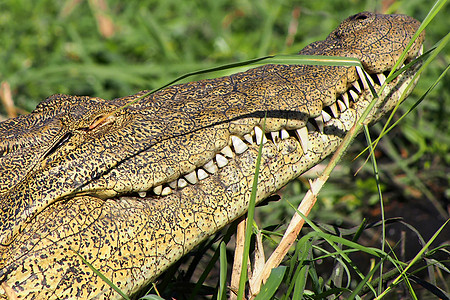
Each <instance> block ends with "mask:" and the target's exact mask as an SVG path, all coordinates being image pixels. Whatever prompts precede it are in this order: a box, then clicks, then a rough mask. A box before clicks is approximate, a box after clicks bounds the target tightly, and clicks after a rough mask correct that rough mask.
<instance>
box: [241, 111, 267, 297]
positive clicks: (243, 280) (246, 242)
mask: <svg viewBox="0 0 450 300" xmlns="http://www.w3.org/2000/svg"><path fill="white" fill-rule="evenodd" d="M262 127H263V128H262V131H263V133H264V132H265V129H266V116H264V121H263V126H262ZM263 138H264V134H263V135H262V136H261V141H260V145H259V150H258V157H257V158H256V166H255V176H253V185H252V192H251V195H250V200H249V204H248V205H249V206H248V212H247V228H246V233H245V240H244V251H243V258H242V269H241V276H240V278H239V290H238V295H237V299H238V300H242V299H243V298H244V291H245V283H246V282H247V270H248V268H247V265H248V255H249V252H250V240H251V236H252V233H253V230H252V229H253V217H254V214H255V203H256V191H257V189H258V178H259V168H260V165H261V156H262V148H263V146H264V143H263V141H262V139H263Z"/></svg>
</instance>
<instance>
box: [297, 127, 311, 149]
mask: <svg viewBox="0 0 450 300" xmlns="http://www.w3.org/2000/svg"><path fill="white" fill-rule="evenodd" d="M296 132H297V136H298V138H299V139H300V144H301V145H302V148H303V153H305V152H306V151H308V143H309V138H308V129H307V128H306V126H305V127H302V128H300V129H297V130H296Z"/></svg>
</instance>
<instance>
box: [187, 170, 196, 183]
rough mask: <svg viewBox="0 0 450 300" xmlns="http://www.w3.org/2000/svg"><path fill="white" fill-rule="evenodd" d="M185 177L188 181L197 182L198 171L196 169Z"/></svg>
mask: <svg viewBox="0 0 450 300" xmlns="http://www.w3.org/2000/svg"><path fill="white" fill-rule="evenodd" d="M184 178H186V180H187V181H189V183H190V184H196V183H197V180H198V179H197V173H195V171H192V172H191V173H189V174H186V175H184Z"/></svg>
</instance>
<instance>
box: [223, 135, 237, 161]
mask: <svg viewBox="0 0 450 300" xmlns="http://www.w3.org/2000/svg"><path fill="white" fill-rule="evenodd" d="M232 137H233V136H232ZM220 152H221V153H222V154H223V155H225V157H228V158H233V157H234V154H233V150H231V148H230V146H226V147H225V148H223V149H222V150H220Z"/></svg>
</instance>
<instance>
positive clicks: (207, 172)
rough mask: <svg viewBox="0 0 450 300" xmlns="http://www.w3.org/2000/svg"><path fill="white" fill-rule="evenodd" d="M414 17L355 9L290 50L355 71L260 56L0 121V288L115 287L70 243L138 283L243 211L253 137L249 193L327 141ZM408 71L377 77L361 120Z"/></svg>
mask: <svg viewBox="0 0 450 300" xmlns="http://www.w3.org/2000/svg"><path fill="white" fill-rule="evenodd" d="M419 25H420V23H419V22H418V21H416V20H414V19H413V18H410V17H408V16H404V15H378V14H373V13H368V12H364V13H360V14H357V15H354V16H351V17H349V18H348V19H346V20H345V21H344V22H343V23H342V24H341V25H339V27H338V28H336V29H335V30H334V31H333V32H331V34H330V35H329V36H328V37H327V38H326V39H325V40H324V41H318V42H315V43H312V44H311V45H309V46H307V47H306V48H304V49H303V50H301V51H300V54H303V55H327V56H344V57H353V58H358V59H359V60H361V62H362V65H363V67H364V70H362V69H360V68H355V67H348V66H306V65H265V66H261V67H257V68H253V69H250V70H248V71H246V72H242V73H237V74H233V75H231V76H226V77H222V78H217V79H207V80H201V81H197V82H190V83H186V84H180V85H174V86H171V87H168V88H166V89H163V90H161V91H158V92H156V93H154V94H151V95H148V94H146V93H147V92H146V91H143V92H140V93H137V94H135V95H132V96H128V97H124V98H120V99H114V100H111V101H106V100H103V99H100V98H93V97H79V96H68V95H54V96H51V97H49V98H48V99H46V100H44V101H43V102H41V103H40V104H39V105H38V106H37V107H36V109H35V110H34V111H33V112H32V113H31V114H29V115H24V116H19V117H17V118H14V119H10V120H6V121H4V122H2V123H0V199H1V203H0V207H1V216H0V243H1V244H0V255H1V259H0V283H1V287H2V288H1V289H0V290H2V293H1V294H0V295H1V297H13V295H16V296H18V297H24V298H27V299H68V298H70V299H73V298H80V299H88V298H90V299H92V298H95V299H110V298H115V297H117V295H116V294H115V292H114V291H113V290H112V289H111V288H110V287H109V286H108V285H107V284H106V283H105V282H104V281H103V280H102V279H100V278H99V277H98V276H96V275H95V274H94V273H93V272H92V271H91V269H90V268H89V267H88V266H87V265H86V264H85V263H83V261H82V260H81V259H80V257H79V256H78V254H79V255H81V256H83V257H84V258H85V259H86V260H87V261H89V262H90V263H91V264H92V265H93V266H94V267H95V268H97V269H98V270H99V271H100V272H101V273H103V274H104V275H105V276H106V277H107V278H108V279H109V280H111V281H112V282H113V283H115V284H116V285H117V286H118V287H119V288H120V289H122V291H124V292H125V293H128V294H133V293H135V292H136V291H137V290H139V289H140V288H141V287H143V286H144V285H146V284H147V283H149V282H151V281H152V280H154V279H155V278H156V277H157V276H158V275H159V274H160V273H161V272H162V271H164V270H165V269H166V268H167V267H168V266H170V265H171V264H172V263H173V262H174V261H176V260H177V259H179V258H180V257H181V256H183V255H184V254H186V253H187V252H189V251H190V250H191V249H192V248H194V247H195V246H196V245H197V244H199V243H200V242H201V241H202V240H204V239H205V238H207V237H208V236H210V235H211V234H213V233H214V232H216V231H218V230H219V229H220V228H222V227H223V226H225V225H226V224H228V223H230V222H231V221H232V220H234V219H236V218H237V217H239V216H241V215H242V214H244V213H245V211H246V209H247V204H248V201H249V197H250V190H251V188H250V187H251V183H252V180H253V175H254V172H255V171H254V169H255V161H256V158H257V153H258V144H259V143H260V141H263V142H264V143H265V144H264V147H263V148H262V160H261V170H260V177H259V185H258V192H257V201H261V200H262V199H264V198H266V197H268V196H269V195H271V194H272V193H274V192H275V191H277V190H278V189H280V188H281V187H283V186H284V185H285V184H286V183H287V182H289V181H290V180H292V179H294V178H296V177H297V176H299V175H300V174H301V173H303V172H305V171H306V170H308V169H309V168H311V167H312V166H314V165H315V164H317V163H318V162H320V161H321V160H323V159H324V158H325V157H326V156H328V155H329V154H330V153H332V152H334V151H335V149H336V148H337V146H338V145H339V144H340V142H341V140H342V138H343V137H344V135H345V134H346V133H347V132H348V130H349V129H350V128H351V127H352V125H353V124H354V123H355V120H356V119H357V118H358V117H359V116H360V115H361V114H362V111H363V110H364V108H365V107H367V105H368V103H369V101H370V100H371V99H372V98H373V96H372V93H371V92H370V90H369V87H368V85H369V83H368V82H371V83H372V84H373V85H374V87H375V89H378V88H379V87H380V85H381V84H383V83H385V80H386V75H387V74H388V73H389V71H390V70H391V69H392V68H393V66H394V63H395V62H396V61H397V60H398V59H399V57H400V54H401V53H402V51H403V50H404V49H405V47H406V45H407V44H408V42H410V40H411V37H412V36H413V34H414V33H415V32H416V30H417V29H418V27H419ZM423 39H424V35H423V34H421V35H420V36H419V38H418V39H417V40H416V41H415V42H414V44H413V46H412V47H411V49H410V50H409V52H408V55H407V59H406V61H407V62H409V61H411V60H412V59H414V58H415V57H417V56H418V55H419V54H420V51H421V50H420V49H421V45H422V42H423ZM364 71H365V72H367V73H368V74H369V75H370V76H369V77H367V78H366V77H364V75H363V72H364ZM415 72H416V69H414V67H413V68H410V69H408V70H407V71H405V72H404V73H403V74H402V75H400V76H398V77H397V78H396V79H394V80H393V81H391V82H389V83H387V86H386V89H385V90H384V92H383V93H382V95H380V98H379V100H378V103H377V105H376V107H375V108H374V109H373V110H372V112H371V114H370V115H369V120H370V121H371V122H374V121H376V120H377V119H379V118H380V117H381V116H382V115H383V114H385V113H386V112H387V111H389V110H391V109H392V108H393V106H395V105H396V104H397V102H398V100H399V98H400V95H401V94H402V93H405V87H406V85H407V84H408V83H409V82H411V81H412V76H413V74H415ZM406 92H408V91H406ZM141 96H143V97H142V99H140V100H138V101H137V102H135V103H133V104H131V105H129V106H127V107H122V106H124V105H125V104H128V103H130V101H133V100H135V99H137V98H139V97H141ZM121 107H122V108H121ZM118 108H121V109H118ZM105 116H106V117H105ZM264 120H265V131H266V133H264V132H262V127H263V122H264ZM77 253H78V254H77Z"/></svg>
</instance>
